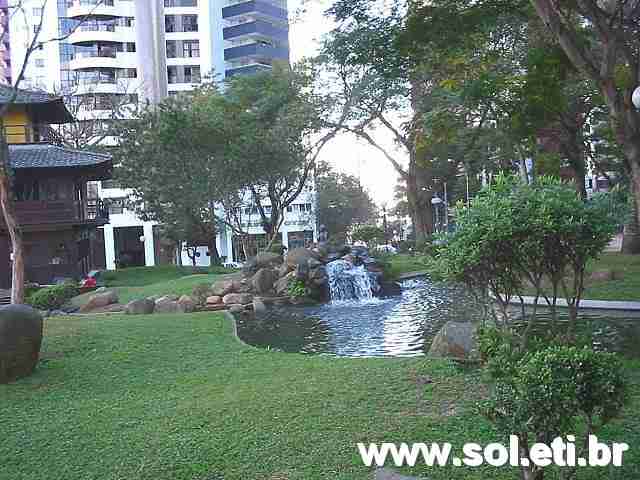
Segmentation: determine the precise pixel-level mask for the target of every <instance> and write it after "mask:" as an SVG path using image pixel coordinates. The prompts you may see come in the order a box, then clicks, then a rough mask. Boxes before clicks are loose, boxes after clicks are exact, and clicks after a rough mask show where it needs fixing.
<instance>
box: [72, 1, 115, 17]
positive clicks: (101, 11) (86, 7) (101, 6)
mask: <svg viewBox="0 0 640 480" xmlns="http://www.w3.org/2000/svg"><path fill="white" fill-rule="evenodd" d="M67 16H68V17H69V18H76V19H82V18H115V17H118V16H119V14H118V12H117V10H116V8H115V6H114V1H113V0H74V1H73V3H72V4H71V6H70V7H69V8H68V9H67Z"/></svg>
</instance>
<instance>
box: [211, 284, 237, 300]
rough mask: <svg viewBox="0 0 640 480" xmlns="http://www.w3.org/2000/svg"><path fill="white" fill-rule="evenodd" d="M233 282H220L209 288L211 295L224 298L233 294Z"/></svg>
mask: <svg viewBox="0 0 640 480" xmlns="http://www.w3.org/2000/svg"><path fill="white" fill-rule="evenodd" d="M233 287H234V285H233V280H220V281H219V282H216V283H214V284H213V285H212V286H211V293H212V294H213V295H214V296H217V297H224V296H225V295H227V294H228V293H232V292H233Z"/></svg>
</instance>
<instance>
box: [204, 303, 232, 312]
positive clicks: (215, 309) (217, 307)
mask: <svg viewBox="0 0 640 480" xmlns="http://www.w3.org/2000/svg"><path fill="white" fill-rule="evenodd" d="M204 309H205V310H206V311H207V312H221V311H223V310H229V307H228V306H227V305H224V304H222V303H220V304H218V305H206V306H205V307H204Z"/></svg>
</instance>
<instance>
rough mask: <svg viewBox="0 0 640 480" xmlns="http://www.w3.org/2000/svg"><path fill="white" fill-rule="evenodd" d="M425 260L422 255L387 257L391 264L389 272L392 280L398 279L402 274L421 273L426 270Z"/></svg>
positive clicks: (400, 254)
mask: <svg viewBox="0 0 640 480" xmlns="http://www.w3.org/2000/svg"><path fill="white" fill-rule="evenodd" d="M427 258H428V257H426V256H424V255H409V254H406V253H399V254H398V255H389V256H388V257H387V259H388V261H389V262H391V269H390V271H389V273H390V276H391V277H392V278H395V277H398V276H399V275H402V274H403V273H412V272H422V271H425V270H427V269H428V266H427V263H426V261H427Z"/></svg>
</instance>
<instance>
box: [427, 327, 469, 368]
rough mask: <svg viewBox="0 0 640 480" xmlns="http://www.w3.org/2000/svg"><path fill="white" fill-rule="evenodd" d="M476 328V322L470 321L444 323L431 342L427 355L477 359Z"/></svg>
mask: <svg viewBox="0 0 640 480" xmlns="http://www.w3.org/2000/svg"><path fill="white" fill-rule="evenodd" d="M477 329H478V326H477V324H475V323H471V322H453V321H452V322H447V323H445V325H444V327H442V329H441V330H440V331H439V332H438V334H437V335H436V336H435V337H434V339H433V341H432V342H431V347H430V348H429V356H431V357H439V358H457V359H459V360H477V359H479V354H478V342H477V338H476V332H477Z"/></svg>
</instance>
